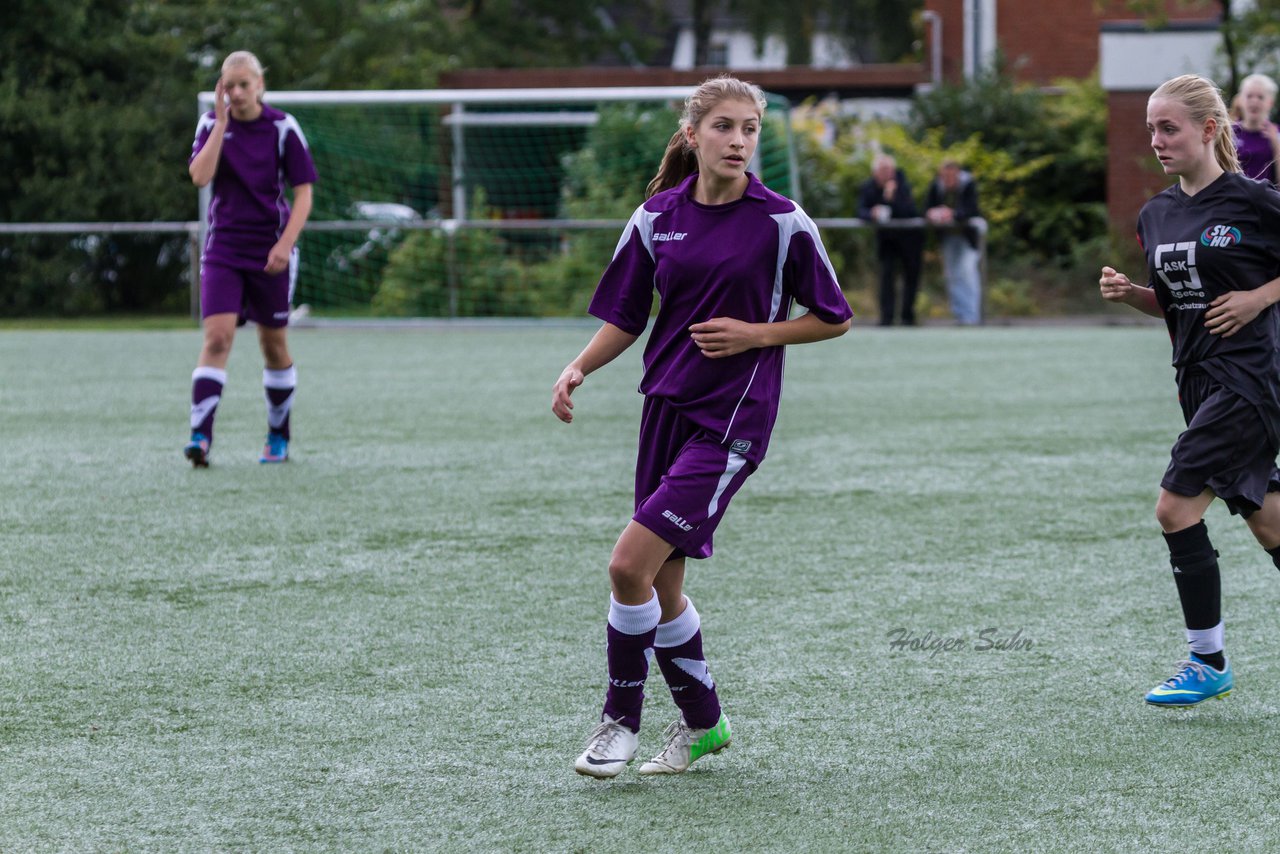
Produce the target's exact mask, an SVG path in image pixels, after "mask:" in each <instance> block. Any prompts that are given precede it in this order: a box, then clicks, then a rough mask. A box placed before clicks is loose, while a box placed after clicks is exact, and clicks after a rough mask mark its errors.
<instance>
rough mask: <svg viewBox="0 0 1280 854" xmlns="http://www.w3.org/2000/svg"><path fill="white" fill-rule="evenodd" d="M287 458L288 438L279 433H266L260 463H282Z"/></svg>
mask: <svg viewBox="0 0 1280 854" xmlns="http://www.w3.org/2000/svg"><path fill="white" fill-rule="evenodd" d="M288 460H289V440H288V439H286V438H285V437H284V436H281V435H280V434H279V433H268V434H267V444H265V445H263V446H262V456H260V457H258V462H260V463H283V462H287V461H288Z"/></svg>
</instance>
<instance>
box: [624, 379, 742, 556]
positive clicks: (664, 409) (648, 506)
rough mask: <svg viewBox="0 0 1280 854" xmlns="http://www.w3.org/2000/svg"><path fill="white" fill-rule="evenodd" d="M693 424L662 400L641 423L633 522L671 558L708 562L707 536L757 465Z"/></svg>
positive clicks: (648, 401)
mask: <svg viewBox="0 0 1280 854" xmlns="http://www.w3.org/2000/svg"><path fill="white" fill-rule="evenodd" d="M750 451H751V449H749V448H748V449H744V450H743V451H742V453H739V452H737V451H735V450H734V449H733V448H732V447H731V446H730V445H726V444H723V443H721V441H720V439H719V438H718V437H717V436H713V435H711V434H710V433H708V432H707V431H706V430H704V429H702V428H701V427H699V426H698V425H697V424H694V423H693V422H692V421H690V420H689V419H688V418H686V417H684V416H683V415H681V414H680V413H679V412H678V411H677V410H676V409H675V408H674V407H673V406H671V405H670V404H668V403H667V402H666V401H665V400H663V399H662V398H656V397H647V398H645V401H644V413H643V415H641V418H640V453H639V456H638V458H637V460H636V512H635V515H634V516H632V517H631V518H633V519H634V520H635V521H637V522H639V523H640V524H641V525H644V526H645V527H646V528H648V529H649V530H650V531H653V532H654V533H655V534H657V535H658V536H659V537H661V538H662V539H664V540H666V541H667V542H668V543H670V544H671V545H672V547H673V548H674V549H675V551H674V552H673V553H672V557H692V558H706V557H711V535H712V534H714V533H715V530H716V526H717V525H719V524H720V519H721V517H722V516H724V511H725V508H726V507H728V506H729V501H730V499H732V498H733V496H734V494H735V493H737V491H738V489H739V487H741V486H742V484H743V482H744V481H745V480H746V479H747V477H749V476H750V475H751V473H752V472H754V471H755V470H756V466H757V465H758V464H759V463H758V460H756V459H754V457H752V456H751V454H750Z"/></svg>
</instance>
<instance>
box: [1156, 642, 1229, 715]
mask: <svg viewBox="0 0 1280 854" xmlns="http://www.w3.org/2000/svg"><path fill="white" fill-rule="evenodd" d="M1234 684H1235V678H1234V677H1233V676H1232V674H1231V662H1230V661H1228V662H1227V665H1226V667H1225V668H1224V669H1222V670H1214V669H1213V668H1212V667H1210V666H1209V665H1207V664H1205V663H1204V662H1203V661H1201V660H1200V658H1199V657H1197V656H1196V654H1195V653H1194V652H1193V653H1191V658H1190V660H1189V661H1179V662H1178V663H1177V665H1176V670H1175V671H1174V674H1173V675H1172V676H1170V677H1169V678H1168V679H1166V680H1164V681H1163V682H1161V683H1160V684H1159V685H1157V686H1156V687H1154V688H1152V689H1151V690H1150V691H1148V692H1147V702H1148V703H1150V704H1151V705H1153V706H1165V707H1183V706H1194V705H1196V704H1197V703H1202V702H1204V701H1205V700H1208V699H1211V698H1213V697H1225V696H1227V695H1228V694H1230V693H1231V688H1232V686H1233V685H1234Z"/></svg>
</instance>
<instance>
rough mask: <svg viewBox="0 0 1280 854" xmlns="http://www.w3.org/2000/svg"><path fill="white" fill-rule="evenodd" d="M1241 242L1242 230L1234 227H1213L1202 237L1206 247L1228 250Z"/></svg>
mask: <svg viewBox="0 0 1280 854" xmlns="http://www.w3.org/2000/svg"><path fill="white" fill-rule="evenodd" d="M1240 241H1241V237H1240V229H1238V228H1236V227H1235V226H1234V225H1211V226H1209V227H1208V228H1206V229H1205V230H1204V233H1203V234H1201V235H1200V242H1201V243H1202V244H1204V245H1205V246H1213V247H1217V248H1221V249H1226V248H1227V247H1229V246H1235V245H1236V244H1237V243H1239V242H1240Z"/></svg>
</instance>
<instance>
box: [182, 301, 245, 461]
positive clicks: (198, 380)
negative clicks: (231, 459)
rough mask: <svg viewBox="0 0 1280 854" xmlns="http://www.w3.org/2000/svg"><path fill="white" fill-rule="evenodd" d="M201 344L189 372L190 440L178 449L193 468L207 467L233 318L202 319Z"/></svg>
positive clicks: (232, 335)
mask: <svg viewBox="0 0 1280 854" xmlns="http://www.w3.org/2000/svg"><path fill="white" fill-rule="evenodd" d="M203 326H204V342H203V344H202V345H201V347H200V358H199V360H198V362H197V363H196V369H195V370H194V371H192V372H191V438H190V439H189V440H188V442H187V445H186V447H184V448H183V449H182V453H183V456H185V457H186V458H187V459H188V460H190V461H191V465H192V466H194V467H195V468H206V467H208V465H209V452H210V450H211V449H212V447H213V421H214V417H215V416H216V415H217V412H218V404H219V403H220V402H221V400H222V390H223V387H224V386H225V385H226V384H227V359H228V358H229V357H230V355H231V344H232V342H233V341H234V340H235V335H236V314H235V313H228V312H223V313H220V314H212V315H209V316H207V317H205V318H204V324H203Z"/></svg>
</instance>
